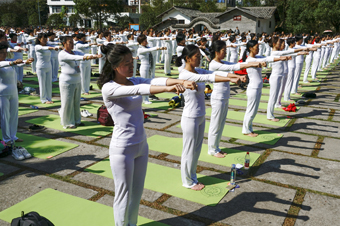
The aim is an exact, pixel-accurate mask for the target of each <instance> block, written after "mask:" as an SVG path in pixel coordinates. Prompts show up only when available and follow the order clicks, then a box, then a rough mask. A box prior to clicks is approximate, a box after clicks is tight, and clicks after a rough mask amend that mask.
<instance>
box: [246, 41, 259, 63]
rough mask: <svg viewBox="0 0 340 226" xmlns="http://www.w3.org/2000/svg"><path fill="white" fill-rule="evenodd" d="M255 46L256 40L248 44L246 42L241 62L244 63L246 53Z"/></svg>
mask: <svg viewBox="0 0 340 226" xmlns="http://www.w3.org/2000/svg"><path fill="white" fill-rule="evenodd" d="M257 44H258V42H257V41H256V40H250V41H249V42H247V49H246V51H244V53H243V56H242V61H243V62H246V59H247V52H250V48H252V47H254V46H256V45H257Z"/></svg>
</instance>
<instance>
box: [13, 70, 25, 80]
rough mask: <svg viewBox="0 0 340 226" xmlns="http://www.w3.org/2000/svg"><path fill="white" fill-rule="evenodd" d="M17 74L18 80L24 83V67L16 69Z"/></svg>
mask: <svg viewBox="0 0 340 226" xmlns="http://www.w3.org/2000/svg"><path fill="white" fill-rule="evenodd" d="M14 70H15V73H16V75H17V80H18V81H20V82H22V80H23V78H24V68H23V67H14Z"/></svg>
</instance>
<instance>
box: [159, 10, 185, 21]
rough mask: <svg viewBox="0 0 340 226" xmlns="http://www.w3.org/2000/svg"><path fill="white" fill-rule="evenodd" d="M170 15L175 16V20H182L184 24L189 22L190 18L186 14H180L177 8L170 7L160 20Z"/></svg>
mask: <svg viewBox="0 0 340 226" xmlns="http://www.w3.org/2000/svg"><path fill="white" fill-rule="evenodd" d="M170 17H172V18H176V19H177V20H184V24H189V23H190V18H189V17H188V16H186V15H183V14H181V13H180V12H179V11H178V10H176V9H172V10H171V11H170V12H168V13H166V14H165V15H163V17H162V21H164V20H167V19H169V18H170Z"/></svg>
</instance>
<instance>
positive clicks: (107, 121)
mask: <svg viewBox="0 0 340 226" xmlns="http://www.w3.org/2000/svg"><path fill="white" fill-rule="evenodd" d="M97 121H98V122H99V123H100V124H101V125H102V126H114V123H113V120H112V117H111V115H110V113H109V112H108V111H107V108H106V107H105V106H104V105H102V106H101V107H99V108H98V110H97Z"/></svg>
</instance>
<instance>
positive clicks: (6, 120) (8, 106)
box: [0, 94, 19, 143]
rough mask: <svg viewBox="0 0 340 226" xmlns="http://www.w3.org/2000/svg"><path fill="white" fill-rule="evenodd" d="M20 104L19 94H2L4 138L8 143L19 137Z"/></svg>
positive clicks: (1, 114)
mask: <svg viewBox="0 0 340 226" xmlns="http://www.w3.org/2000/svg"><path fill="white" fill-rule="evenodd" d="M18 106H19V102H18V94H15V95H6V96H0V117H1V132H2V140H3V141H4V142H6V143H7V142H8V141H12V142H13V141H15V140H17V139H18V138H17V137H16V135H17V129H18Z"/></svg>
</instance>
